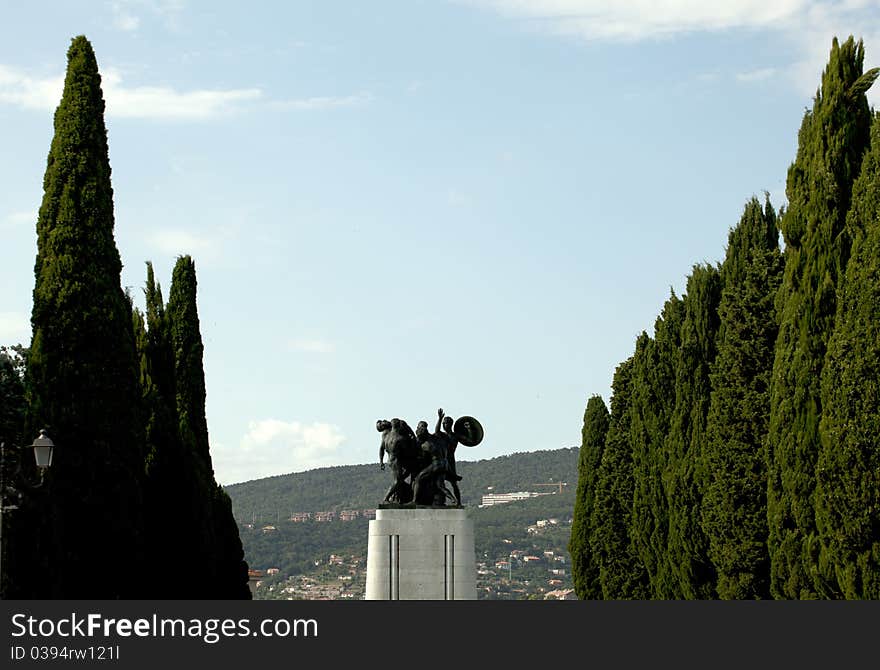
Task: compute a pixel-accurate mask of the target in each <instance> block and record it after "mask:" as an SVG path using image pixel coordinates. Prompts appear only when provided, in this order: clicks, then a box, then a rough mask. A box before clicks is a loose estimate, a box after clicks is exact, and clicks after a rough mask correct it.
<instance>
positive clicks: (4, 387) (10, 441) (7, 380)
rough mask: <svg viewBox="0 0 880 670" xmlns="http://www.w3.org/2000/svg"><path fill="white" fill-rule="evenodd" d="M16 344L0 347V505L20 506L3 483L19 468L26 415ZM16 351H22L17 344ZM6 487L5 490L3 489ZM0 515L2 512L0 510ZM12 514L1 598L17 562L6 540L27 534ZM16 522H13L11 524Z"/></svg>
mask: <svg viewBox="0 0 880 670" xmlns="http://www.w3.org/2000/svg"><path fill="white" fill-rule="evenodd" d="M15 349H16V347H5V346H4V347H0V445H2V446H3V449H2V453H0V468H2V472H0V475H2V477H0V478H2V480H3V482H4V486H3V488H0V505H10V506H11V505H20V504H21V501H20V500H18V499H13V497H12V492H11V491H10V490H8V489H7V487H6V484H8V483H9V481H10V479H11V478H12V477H13V475H14V473H15V472H16V469H17V467H18V462H19V460H18V459H19V458H21V457H22V454H21V449H20V448H19V447H20V446H21V445H22V444H24V443H25V442H24V417H25V399H24V379H23V375H22V371H21V369H20V367H19V363H20V359H19V358H18V357H17V356H16V351H15ZM18 349H19V351H20V350H21V348H20V347H18ZM4 489H6V490H4ZM0 514H2V512H0ZM15 521H16V519H15V517H14V516H13V515H12V514H7V515H6V516H4V518H3V519H2V522H3V524H4V526H3V535H4V541H3V542H2V543H0V551H2V552H3V555H2V556H0V559H2V560H0V564H2V565H3V567H4V568H5V569H4V570H3V571H2V572H0V598H7V597H8V595H7V593H8V591H7V584H6V575H7V574H8V573H9V572H10V570H9V567H10V560H14V561H16V569H13V570H12V571H11V572H12V573H13V574H15V573H16V572H17V567H18V566H17V563H18V560H17V559H18V557H17V556H16V555H15V554H13V553H12V552H11V551H9V547H10V545H11V543H10V542H8V541H7V540H8V538H9V537H13V538H15V539H16V541H17V538H18V536H19V534H21V533H26V532H27V529H26V528H22V527H21V526H20V524H15ZM13 524H15V525H13Z"/></svg>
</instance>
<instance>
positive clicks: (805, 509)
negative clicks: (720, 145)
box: [767, 37, 877, 598]
mask: <svg viewBox="0 0 880 670" xmlns="http://www.w3.org/2000/svg"><path fill="white" fill-rule="evenodd" d="M863 60H864V48H863V46H862V43H861V41H859V42H855V41H854V40H853V38H852V37H850V38H849V39H848V40H847V41H846V42H844V43H843V44H842V45H839V44H838V42H837V39H836V38H835V39H834V42H833V44H832V48H831V55H830V59H829V62H828V66H827V67H826V69H825V72H824V74H823V75H822V85H821V88H820V89H819V91H818V92H817V94H816V98H815V102H814V104H813V109H812V110H811V111H808V112H807V113H806V114H805V116H804V120H803V123H802V125H801V129H800V132H799V135H798V152H797V157H796V158H795V161H794V163H793V164H792V165H791V167H790V168H789V171H788V180H787V184H786V194H787V196H788V201H789V209H788V211H786V213H785V215H784V216H783V217H782V218H781V228H782V232H783V235H784V236H785V272H784V277H783V281H782V286H781V288H780V292H779V296H778V301H779V302H778V306H779V311H780V327H779V334H778V337H777V342H776V348H775V358H774V364H773V376H772V387H771V395H770V402H771V407H770V424H769V433H768V439H767V445H768V451H769V455H770V461H769V473H768V475H769V478H768V490H767V508H768V522H769V547H770V560H771V590H772V593H773V594H774V596H776V597H780V598H813V597H816V596H818V595H819V594H820V593H823V592H824V590H825V586H824V585H823V583H822V581H823V580H822V578H821V576H820V574H819V570H818V542H817V540H816V523H815V513H814V504H813V500H814V494H815V469H816V459H817V456H818V451H819V421H820V417H821V414H822V403H821V397H820V389H819V380H820V378H821V373H822V366H823V361H824V358H825V350H826V345H827V342H828V339H829V338H830V336H831V332H832V330H833V326H834V317H835V312H836V290H837V283H838V280H839V278H840V277H841V275H842V272H843V270H844V268H845V265H846V261H847V257H848V254H849V238H848V235H847V234H846V231H845V227H844V224H845V217H846V212H847V210H848V209H849V204H850V198H851V191H852V183H853V180H854V179H855V177H856V175H857V174H858V170H859V166H860V164H861V160H862V156H863V154H864V151H865V148H866V147H867V145H868V141H869V130H870V123H871V115H870V112H869V109H868V103H867V100H866V99H865V91H866V90H867V89H868V87H870V85H871V83H872V82H873V80H874V78H875V77H876V76H877V71H876V70H872V71H871V72H869V73H867V74H865V75H863V74H862V63H863Z"/></svg>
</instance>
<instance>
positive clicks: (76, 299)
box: [13, 36, 145, 598]
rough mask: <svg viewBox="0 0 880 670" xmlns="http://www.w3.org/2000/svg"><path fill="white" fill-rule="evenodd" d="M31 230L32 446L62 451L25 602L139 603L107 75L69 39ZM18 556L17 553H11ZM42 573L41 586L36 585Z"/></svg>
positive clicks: (139, 450)
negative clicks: (40, 435)
mask: <svg viewBox="0 0 880 670" xmlns="http://www.w3.org/2000/svg"><path fill="white" fill-rule="evenodd" d="M43 188H44V196H43V202H42V204H41V206H40V211H39V216H38V220H37V259H36V265H35V275H36V283H35V287H34V301H33V302H34V304H33V312H32V316H31V325H32V326H33V341H32V344H31V349H30V355H29V357H28V374H27V380H28V384H27V392H28V403H29V411H28V428H29V430H28V434H30V433H31V432H35V431H36V429H37V428H40V427H44V426H45V427H48V428H49V429H50V435H51V436H52V438H53V439H54V441H55V443H56V444H57V450H56V451H57V453H56V456H55V460H54V463H53V466H52V468H51V469H50V470H49V473H48V476H47V483H46V485H45V486H44V488H43V489H42V490H41V491H42V493H43V494H44V495H43V496H42V498H43V499H42V500H41V501H40V507H41V509H40V512H39V514H36V515H35V516H34V518H32V519H31V524H32V528H33V532H32V534H31V535H30V536H29V537H28V538H27V540H25V539H24V538H19V546H20V547H21V551H22V552H23V553H27V554H28V555H29V556H30V557H31V558H32V561H33V562H32V563H31V565H30V566H29V568H30V570H31V573H32V574H31V575H30V577H25V576H24V575H18V576H16V579H14V580H13V581H15V582H16V583H17V584H21V585H22V589H23V590H22V592H21V593H19V594H17V595H18V596H19V597H53V598H127V597H133V596H136V595H145V594H144V592H143V591H142V584H141V581H140V580H139V579H138V578H137V576H138V575H141V574H142V573H143V568H144V566H143V564H142V558H143V553H144V551H143V550H144V536H143V499H142V484H143V445H142V436H141V434H140V431H139V430H138V427H137V426H138V417H139V410H138V406H139V402H140V394H139V392H138V388H137V363H136V359H135V346H134V337H133V334H132V318H131V308H130V305H129V303H128V301H127V300H126V296H125V294H124V292H123V290H122V288H121V286H120V272H121V269H122V264H121V262H120V258H119V252H118V251H117V249H116V243H115V240H114V237H113V227H114V218H113V189H112V187H111V184H110V162H109V159H108V153H107V131H106V129H105V126H104V99H103V95H102V92H101V77H100V75H99V74H98V65H97V62H96V60H95V54H94V52H93V51H92V47H91V45H90V44H89V42H88V40H86V38H85V37H82V36H80V37H76V38H74V39H73V41H72V43H71V45H70V49H69V50H68V52H67V75H66V78H65V82H64V93H63V96H62V99H61V103H60V104H59V106H58V109H57V110H56V112H55V135H54V138H53V140H52V147H51V149H50V151H49V157H48V161H47V166H46V173H45V177H44V180H43ZM17 551H18V549H17ZM34 573H36V574H39V575H40V577H39V579H33V578H32V575H33V574H34Z"/></svg>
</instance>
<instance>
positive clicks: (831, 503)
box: [815, 116, 880, 600]
mask: <svg viewBox="0 0 880 670" xmlns="http://www.w3.org/2000/svg"><path fill="white" fill-rule="evenodd" d="M847 229H848V232H849V234H850V235H851V236H852V238H853V246H852V257H851V258H850V260H849V263H848V264H847V267H846V274H845V277H844V278H843V281H842V282H841V286H840V289H839V292H838V304H837V319H836V322H835V327H834V333H833V335H832V336H831V340H830V341H829V343H828V352H827V355H826V358H825V366H824V368H823V369H822V410H823V411H822V421H821V424H820V429H821V450H820V453H819V458H818V466H817V475H816V498H815V499H816V524H817V529H818V533H819V539H820V546H821V552H820V561H819V564H820V574H821V576H822V584H823V585H824V586H825V591H824V592H823V594H822V595H826V596H829V597H845V598H867V599H875V600H876V599H878V598H880V449H878V446H877V445H878V435H880V379H878V372H880V116H875V118H874V123H873V126H872V129H871V149H870V151H869V152H868V153H867V155H866V156H865V159H864V162H863V165H862V171H861V175H860V176H859V178H858V180H857V181H856V183H855V186H854V188H853V200H852V207H851V209H850V212H849V217H848V219H847Z"/></svg>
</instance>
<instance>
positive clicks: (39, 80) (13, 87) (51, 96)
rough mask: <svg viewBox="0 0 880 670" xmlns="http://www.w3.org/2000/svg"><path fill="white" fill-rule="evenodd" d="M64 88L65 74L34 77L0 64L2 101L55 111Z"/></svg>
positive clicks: (0, 94)
mask: <svg viewBox="0 0 880 670" xmlns="http://www.w3.org/2000/svg"><path fill="white" fill-rule="evenodd" d="M63 89H64V75H58V76H54V77H32V76H29V75H26V74H24V73H23V72H21V71H20V70H17V69H16V68H12V67H9V66H6V65H2V64H0V103H7V104H11V105H15V106H17V107H22V108H24V109H40V110H46V111H53V110H54V109H55V107H57V106H58V101H59V100H60V99H61V91H62V90H63Z"/></svg>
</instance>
